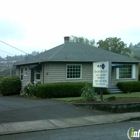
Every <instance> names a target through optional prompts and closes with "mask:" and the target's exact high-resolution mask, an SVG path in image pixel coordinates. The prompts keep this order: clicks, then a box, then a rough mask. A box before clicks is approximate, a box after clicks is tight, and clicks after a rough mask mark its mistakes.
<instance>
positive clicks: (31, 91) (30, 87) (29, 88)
mask: <svg viewBox="0 0 140 140" xmlns="http://www.w3.org/2000/svg"><path fill="white" fill-rule="evenodd" d="M24 94H25V96H36V95H37V84H32V83H28V84H27V85H26V86H25V87H24Z"/></svg>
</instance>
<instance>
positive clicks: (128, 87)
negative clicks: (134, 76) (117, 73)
mask: <svg viewBox="0 0 140 140" xmlns="http://www.w3.org/2000/svg"><path fill="white" fill-rule="evenodd" d="M117 87H118V88H120V89H121V90H122V91H123V92H124V93H131V92H138V91H140V82H139V81H130V82H118V83H117Z"/></svg>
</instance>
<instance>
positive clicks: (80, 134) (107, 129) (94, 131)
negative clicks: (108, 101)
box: [0, 122, 140, 140]
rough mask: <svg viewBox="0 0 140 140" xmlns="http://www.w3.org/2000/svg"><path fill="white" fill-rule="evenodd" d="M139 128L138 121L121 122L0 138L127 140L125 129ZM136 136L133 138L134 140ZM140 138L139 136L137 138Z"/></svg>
mask: <svg viewBox="0 0 140 140" xmlns="http://www.w3.org/2000/svg"><path fill="white" fill-rule="evenodd" d="M130 127H134V128H135V130H136V131H138V130H139V129H140V122H121V123H113V124H104V125H94V126H87V127H76V128H68V129H59V130H49V131H39V132H32V133H22V134H15V135H6V136H0V139H1V140H129V139H128V137H127V131H128V129H129V128H130ZM135 139H136V138H133V140H135ZM137 139H140V138H137Z"/></svg>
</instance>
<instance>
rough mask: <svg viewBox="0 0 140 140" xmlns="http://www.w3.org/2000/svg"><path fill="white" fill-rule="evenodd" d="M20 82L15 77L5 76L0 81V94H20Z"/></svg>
mask: <svg viewBox="0 0 140 140" xmlns="http://www.w3.org/2000/svg"><path fill="white" fill-rule="evenodd" d="M20 90H21V81H20V78H19V77H17V76H6V77H3V78H1V79H0V93H1V94H2V95H4V96H8V95H15V94H20Z"/></svg>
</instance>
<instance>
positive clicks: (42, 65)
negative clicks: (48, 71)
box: [39, 62, 44, 84]
mask: <svg viewBox="0 0 140 140" xmlns="http://www.w3.org/2000/svg"><path fill="white" fill-rule="evenodd" d="M39 64H40V65H42V76H43V78H42V80H43V81H42V84H44V64H41V63H40V62H39Z"/></svg>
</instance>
